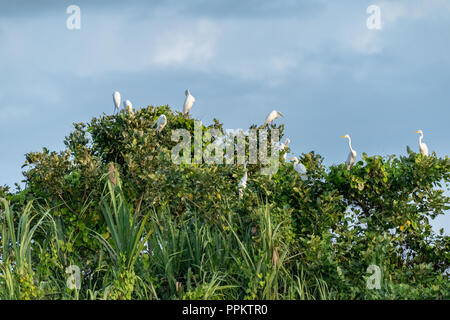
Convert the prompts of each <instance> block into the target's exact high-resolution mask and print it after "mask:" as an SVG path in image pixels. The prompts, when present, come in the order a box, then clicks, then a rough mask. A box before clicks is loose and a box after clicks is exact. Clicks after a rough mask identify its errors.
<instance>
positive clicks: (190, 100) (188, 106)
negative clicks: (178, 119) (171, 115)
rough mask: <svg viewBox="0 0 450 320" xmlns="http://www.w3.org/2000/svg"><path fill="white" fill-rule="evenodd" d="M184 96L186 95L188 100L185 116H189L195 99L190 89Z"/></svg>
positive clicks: (184, 109) (186, 101)
mask: <svg viewBox="0 0 450 320" xmlns="http://www.w3.org/2000/svg"><path fill="white" fill-rule="evenodd" d="M184 94H185V95H186V100H184V106H183V114H188V113H189V110H191V108H192V105H193V104H194V102H195V98H194V97H193V96H192V95H191V93H190V92H189V89H187V90H186V92H185V93H184Z"/></svg>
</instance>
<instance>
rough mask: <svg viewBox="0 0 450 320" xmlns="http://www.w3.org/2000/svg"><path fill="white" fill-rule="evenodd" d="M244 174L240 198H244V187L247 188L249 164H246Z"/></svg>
mask: <svg viewBox="0 0 450 320" xmlns="http://www.w3.org/2000/svg"><path fill="white" fill-rule="evenodd" d="M244 170H245V172H244V176H243V177H242V179H241V181H240V182H239V199H242V197H243V196H244V189H245V188H247V179H248V175H247V165H246V164H244Z"/></svg>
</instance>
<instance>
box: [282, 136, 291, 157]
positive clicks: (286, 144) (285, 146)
mask: <svg viewBox="0 0 450 320" xmlns="http://www.w3.org/2000/svg"><path fill="white" fill-rule="evenodd" d="M289 143H291V140H290V139H289V138H286V140H284V143H282V144H280V151H285V150H286V149H287V148H289ZM286 158H287V151H286V152H285V153H284V154H283V159H284V161H285V162H286Z"/></svg>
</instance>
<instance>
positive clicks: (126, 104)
mask: <svg viewBox="0 0 450 320" xmlns="http://www.w3.org/2000/svg"><path fill="white" fill-rule="evenodd" d="M123 107H124V108H125V110H127V111H128V113H133V105H132V104H131V101H130V100H125V101H124V102H123Z"/></svg>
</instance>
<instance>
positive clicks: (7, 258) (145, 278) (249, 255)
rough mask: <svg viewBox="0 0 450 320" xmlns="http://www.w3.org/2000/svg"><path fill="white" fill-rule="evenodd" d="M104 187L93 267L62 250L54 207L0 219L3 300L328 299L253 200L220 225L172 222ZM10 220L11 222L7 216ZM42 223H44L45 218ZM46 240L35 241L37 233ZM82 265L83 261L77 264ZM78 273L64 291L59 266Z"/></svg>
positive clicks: (65, 242)
mask: <svg viewBox="0 0 450 320" xmlns="http://www.w3.org/2000/svg"><path fill="white" fill-rule="evenodd" d="M116 178H117V179H114V180H115V182H116V183H113V182H112V180H111V179H109V180H107V181H106V182H105V192H104V195H103V197H102V199H101V201H99V203H100V205H99V210H101V212H102V213H103V218H104V221H105V223H106V225H107V230H108V233H109V234H110V237H107V236H104V235H100V234H98V233H95V232H94V231H93V234H95V237H96V238H97V239H98V241H99V243H101V244H102V245H103V246H102V248H103V249H101V250H99V252H98V255H99V257H98V259H97V265H96V266H83V265H78V264H80V263H82V261H83V260H82V259H80V257H78V256H76V253H74V252H71V251H70V250H66V249H65V248H67V247H70V246H71V245H73V244H74V242H73V241H74V238H73V237H72V236H71V235H64V234H63V233H64V228H62V227H61V226H60V225H59V224H58V223H57V220H56V219H54V218H52V217H51V216H52V209H44V208H40V209H34V208H33V206H32V203H29V204H28V205H27V206H26V207H25V208H24V209H23V211H22V212H18V213H15V214H14V213H12V211H11V210H10V208H9V205H8V203H7V202H6V201H5V200H2V203H3V207H4V208H3V209H4V210H3V211H2V213H3V218H2V219H1V226H0V227H1V229H0V230H1V240H2V241H1V249H2V259H1V270H2V271H1V277H0V292H2V293H0V298H2V299H24V298H31V299H32V298H34V299H37V298H45V299H330V298H333V297H334V294H333V291H330V290H329V288H328V287H327V285H326V283H325V282H324V281H323V280H321V279H320V278H315V277H314V276H311V275H310V274H307V273H306V272H304V271H303V266H302V264H301V263H300V262H299V261H297V260H296V252H291V250H292V246H291V245H289V244H288V243H287V242H286V239H285V238H286V237H285V235H286V228H285V227H286V226H287V225H289V224H288V223H287V222H286V221H287V220H285V219H284V218H283V217H284V216H286V217H287V216H288V212H281V213H279V215H280V216H281V218H274V215H273V212H272V211H271V207H270V205H268V204H264V203H261V204H260V205H259V206H258V207H256V208H255V209H254V210H253V212H251V215H250V216H245V217H243V216H241V215H239V214H238V213H237V212H234V211H232V210H228V211H226V212H221V213H220V215H219V219H218V220H211V219H206V218H205V216H204V215H202V214H200V213H198V212H186V213H185V214H184V215H183V216H174V215H172V214H171V213H170V212H169V210H168V209H167V208H165V207H158V208H152V209H150V210H149V211H148V212H145V213H140V212H136V210H134V209H132V208H131V207H130V206H129V205H128V203H127V201H126V199H125V197H124V193H123V192H122V186H121V183H120V179H118V177H116ZM14 218H15V219H16V220H17V223H16V224H14V222H15V219H14ZM46 218H47V219H46ZM38 228H40V229H41V231H42V233H44V234H47V235H48V237H47V238H45V240H42V239H40V241H33V236H34V235H35V234H36V230H37V229H38ZM80 261H81V262H80ZM71 264H77V265H78V266H79V268H80V269H81V270H82V273H81V275H80V276H81V277H82V281H81V288H79V289H69V288H68V287H67V286H66V281H67V277H68V275H67V274H65V270H66V267H67V266H68V265H71Z"/></svg>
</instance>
